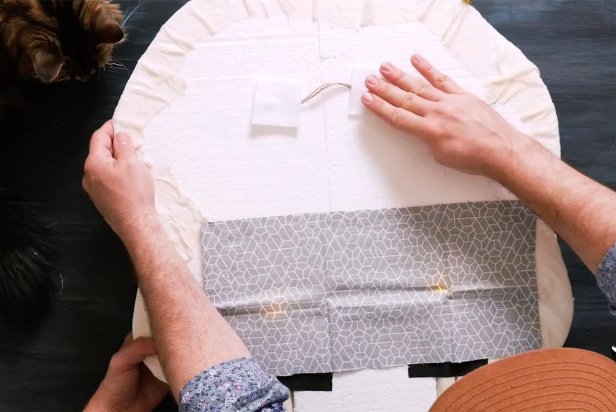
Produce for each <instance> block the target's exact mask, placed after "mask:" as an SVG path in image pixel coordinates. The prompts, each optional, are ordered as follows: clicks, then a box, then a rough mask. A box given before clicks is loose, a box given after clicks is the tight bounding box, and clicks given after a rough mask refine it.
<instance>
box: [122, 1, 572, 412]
mask: <svg viewBox="0 0 616 412" xmlns="http://www.w3.org/2000/svg"><path fill="white" fill-rule="evenodd" d="M235 22H241V23H239V24H232V23H235ZM396 24H398V25H396ZM414 26H422V27H425V28H426V29H427V30H425V31H424V35H423V36H420V37H419V38H418V39H416V38H414V37H406V35H407V34H408V33H413V30H418V29H414V28H413V27H414ZM362 27H363V29H361V30H360V28H362ZM223 29H225V30H224V31H223ZM422 30H423V29H422ZM377 32H378V33H377ZM404 33H407V34H404ZM426 33H431V34H432V35H433V36H434V37H432V38H430V37H429V36H427V35H425V34H426ZM281 34H283V35H281ZM377 34H378V35H377ZM362 36H363V37H362ZM257 39H258V40H257ZM415 40H422V41H421V42H418V41H415ZM443 50H446V51H447V53H445V54H443V53H442V51H443ZM416 51H419V52H423V53H424V54H425V55H426V57H428V58H430V59H432V60H433V61H434V63H435V64H437V65H439V66H440V67H441V68H442V69H443V70H445V71H447V72H448V73H449V74H450V75H451V76H452V77H454V78H456V80H458V81H459V82H460V83H461V84H462V85H463V86H464V87H467V88H470V89H471V90H472V91H474V92H476V93H477V94H479V95H480V96H483V97H485V98H486V99H487V100H488V101H489V102H498V103H499V106H500V107H502V108H501V109H499V110H503V111H506V112H508V113H509V114H510V115H511V114H512V115H513V117H514V118H517V119H519V121H520V122H521V123H522V124H523V125H524V127H526V128H527V130H528V132H529V133H530V134H531V135H532V136H533V137H534V138H535V139H537V140H538V141H540V142H541V143H542V144H544V145H545V146H546V147H548V148H549V149H550V150H552V151H553V152H554V153H557V154H558V153H559V148H560V145H559V138H558V124H557V119H556V114H555V110H554V107H553V104H552V102H551V100H550V96H549V94H548V92H547V89H546V88H545V86H544V84H543V83H542V81H541V79H540V77H539V72H538V70H537V68H536V67H535V66H534V65H533V64H532V63H530V62H529V61H528V60H527V59H526V58H525V57H524V56H523V55H522V53H521V52H520V51H519V50H518V49H517V48H515V46H513V45H512V44H511V43H509V42H508V41H506V39H504V38H503V37H502V36H500V35H499V34H498V33H497V32H496V31H495V30H494V29H493V28H492V27H491V26H490V25H489V24H487V23H486V22H485V20H483V18H482V17H481V16H480V15H479V14H478V13H477V12H476V11H475V10H474V9H473V8H472V7H469V6H467V5H465V4H464V3H463V2H462V1H459V0H415V1H413V2H408V1H403V0H396V1H392V0H361V1H358V0H336V1H333V0H332V1H316V0H315V1H312V0H276V1H275V0H271V1H270V0H244V1H222V0H193V1H191V2H190V3H188V4H187V5H186V6H185V7H184V8H182V9H181V10H180V11H179V12H178V13H177V14H176V15H175V16H174V17H173V18H172V19H170V21H169V22H167V23H166V24H165V26H164V27H163V28H162V29H161V31H160V33H159V34H158V35H157V37H156V39H155V40H154V41H153V43H152V45H151V46H150V47H149V49H148V51H147V52H146V53H145V54H144V56H143V57H142V59H141V60H140V61H139V64H138V65H137V67H136V69H135V71H134V73H133V76H132V77H131V79H130V81H129V82H128V84H127V87H126V90H125V92H124V94H123V96H122V98H121V100H120V102H119V104H118V107H117V109H116V113H115V114H114V123H115V126H116V127H117V128H118V130H122V131H127V132H129V133H130V134H131V135H132V136H133V137H134V138H135V139H136V141H137V143H138V144H139V145H141V146H142V151H141V154H142V155H143V156H144V157H146V158H148V159H150V160H151V161H152V163H153V164H154V169H153V171H154V175H155V183H156V190H157V209H158V212H159V214H160V215H161V218H162V221H163V224H164V226H165V230H166V231H167V233H168V234H169V236H170V237H171V239H172V240H173V242H174V244H175V245H176V247H177V248H178V252H179V253H180V254H181V255H182V256H183V257H184V258H185V259H186V260H187V262H188V264H189V266H190V267H191V270H192V271H193V273H195V274H196V275H198V274H199V273H200V270H199V266H200V261H199V259H198V256H199V253H198V248H199V246H198V245H199V242H198V240H199V236H198V235H199V231H198V228H199V224H198V223H199V220H200V218H201V215H205V216H206V217H210V218H213V219H230V218H238V217H254V216H262V215H267V214H281V213H294V212H295V209H298V210H297V211H298V212H304V211H327V210H331V209H336V208H346V207H352V208H363V207H366V205H374V207H382V206H381V205H383V206H384V205H392V206H396V205H399V204H400V203H404V199H408V198H412V200H413V204H428V203H438V202H443V201H444V202H454V201H459V200H460V199H467V200H471V199H476V200H489V199H492V198H507V197H508V196H510V194H508V193H507V192H506V191H504V190H503V189H502V188H500V187H498V186H497V185H494V184H493V183H492V182H489V181H487V180H485V179H481V178H476V177H470V176H465V175H461V174H459V173H456V172H453V171H451V170H448V169H445V168H441V167H440V166H438V165H436V164H435V163H434V162H433V161H432V160H431V157H430V156H429V154H428V152H427V150H426V148H425V147H423V146H422V145H421V144H419V143H417V142H415V141H413V140H412V139H408V138H406V137H404V136H401V135H400V134H397V133H395V132H393V131H390V132H389V133H387V134H386V135H381V134H380V133H379V136H375V135H374V133H373V132H374V131H375V130H378V128H382V127H383V126H382V125H377V124H376V123H375V120H374V119H372V118H370V115H365V116H360V118H359V119H357V120H356V121H354V122H348V121H347V120H348V119H347V116H346V113H344V115H341V113H342V112H346V111H347V107H348V104H346V103H347V102H346V101H345V102H344V104H341V103H340V102H341V100H340V99H343V98H344V97H347V94H348V91H346V92H342V91H341V92H338V93H337V94H334V93H332V94H329V93H328V98H327V99H324V100H320V101H319V104H310V105H307V107H306V108H303V109H302V117H301V121H300V126H299V129H298V130H299V131H300V135H299V137H298V138H291V137H290V136H289V135H287V134H284V133H269V132H268V133H267V134H265V135H261V136H257V137H253V140H251V141H250V142H249V143H248V144H242V145H238V140H237V139H239V138H241V137H242V136H244V137H245V136H247V135H248V133H249V129H250V109H251V100H252V91H253V88H254V81H253V80H252V78H254V76H260V75H271V74H284V75H286V76H292V77H293V78H298V79H302V80H303V81H304V83H305V84H306V90H312V89H314V88H315V87H316V86H318V85H320V84H322V83H324V82H326V81H344V80H345V79H348V78H349V77H350V68H351V67H352V66H353V65H355V64H358V63H365V62H366V61H370V62H372V61H380V60H382V61H385V60H390V61H392V62H394V63H397V64H400V65H402V66H403V67H408V56H409V55H410V54H411V53H412V52H416ZM373 59H374V60H373ZM273 62H275V63H276V67H275V70H274V71H273V72H272V63H273ZM448 62H453V64H449V63H448ZM247 68H250V70H249V71H248V72H247ZM247 73H248V75H247ZM343 95H344V97H343ZM238 96H241V98H238ZM194 97H198V100H197V101H198V104H196V105H187V104H186V102H187V101H189V100H190V99H191V98H194ZM229 97H233V100H230V99H229ZM347 98H348V97H347ZM332 107H333V108H332ZM165 108H166V110H165V111H164V112H163V113H160V112H161V110H163V109H165ZM339 112H340V113H339ZM159 113H160V115H159ZM164 117H166V118H167V119H172V120H173V121H172V122H171V123H169V124H165V123H164V122H161V121H160V119H161V118H164ZM508 117H509V116H508ZM366 131H367V132H366ZM349 136H354V139H352V138H351V137H349ZM345 139H346V140H345ZM144 144H145V146H144ZM230 147H234V148H235V151H232V153H230ZM394 149H395V150H394ZM195 153H197V154H199V161H198V162H197V161H195V160H191V159H194V157H193V158H191V156H194V154H195ZM299 153H303V156H300V155H299ZM386 154H387V157H385V155H386ZM275 155H277V156H278V157H277V161H275V162H272V159H273V158H274V157H275ZM389 155H391V158H390V157H389ZM224 156H230V157H228V158H227V160H226V161H222V160H220V159H223V158H224ZM349 160H350V161H358V162H359V163H357V164H358V165H360V166H359V167H357V168H353V167H348V161H349ZM389 163H391V165H390V164H389ZM203 165H206V166H207V168H206V169H207V172H208V174H207V175H201V176H199V175H198V173H200V172H203V170H204V169H203V168H202V167H203ZM255 168H258V169H259V170H260V171H263V169H264V170H265V171H266V173H264V174H262V175H258V174H255V173H254V169H255ZM249 169H250V171H251V174H250V175H243V179H237V178H235V177H233V176H237V175H238V174H239V173H240V172H242V171H244V170H249ZM369 170H372V173H367V172H368V171H369ZM389 170H398V171H400V172H406V173H410V174H409V175H407V176H412V177H406V176H403V175H399V174H397V172H396V173H390V172H388V171H389ZM242 173H243V172H242ZM349 176H350V177H352V178H351V179H349ZM324 179H326V180H328V182H329V183H328V184H327V185H324V184H323V180H324ZM265 183H267V188H266V189H264V190H254V188H255V187H264V186H265ZM255 185H256V186H255ZM443 185H446V186H443ZM375 189H376V190H375ZM185 194H188V196H185ZM275 194H278V195H281V197H280V198H279V199H277V201H276V202H273V201H272V200H271V199H272V196H273V195H275ZM209 195H211V196H212V200H211V201H209V200H207V199H205V197H206V196H209ZM201 196H203V197H201ZM200 197H201V199H204V200H205V202H206V203H203V202H201V204H200V202H199V200H198V199H199V198H200ZM191 199H192V200H191ZM222 199H224V203H221V200H222ZM205 205H207V207H204V206H205ZM538 229H539V231H538V241H537V272H538V273H537V276H538V283H539V292H540V313H541V318H542V335H543V344H544V346H546V347H547V346H560V345H562V342H564V339H565V337H566V335H567V332H568V328H569V325H570V322H571V316H572V299H571V290H570V286H569V283H568V280H567V277H566V271H565V268H564V265H563V263H562V259H561V258H560V254H559V252H558V247H557V244H556V239H555V236H554V234H553V233H552V232H551V231H550V230H549V229H548V228H547V227H545V225H542V224H540V225H539V226H538ZM133 329H134V333H135V336H140V335H148V334H149V333H150V332H149V326H148V322H147V315H146V312H145V308H144V306H143V302H142V300H141V297H140V296H138V298H137V300H136V303H135V316H134V319H133ZM148 365H149V366H150V367H152V368H153V370H154V371H155V373H156V374H157V375H158V376H159V377H162V374H161V372H160V368H159V366H158V365H157V363H155V362H153V361H152V360H148ZM365 373H369V372H365ZM372 384H374V383H372ZM317 409H318V408H317ZM314 410H316V409H314Z"/></svg>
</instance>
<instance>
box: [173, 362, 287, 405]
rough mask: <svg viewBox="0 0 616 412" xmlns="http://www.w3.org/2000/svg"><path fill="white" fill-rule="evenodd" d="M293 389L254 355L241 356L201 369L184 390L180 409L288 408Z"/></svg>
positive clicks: (181, 395)
mask: <svg viewBox="0 0 616 412" xmlns="http://www.w3.org/2000/svg"><path fill="white" fill-rule="evenodd" d="M288 398H289V390H288V389H287V388H286V386H284V385H283V384H281V383H280V382H279V381H278V379H276V377H275V376H272V375H269V374H268V373H267V372H265V371H264V370H263V368H261V366H259V364H257V362H256V361H254V360H253V359H252V358H240V359H235V360H231V361H227V362H223V363H221V364H220V365H216V366H213V367H211V368H210V369H207V370H205V371H203V372H201V373H200V374H199V375H197V376H195V377H194V378H193V379H192V380H191V381H190V382H188V383H187V384H186V385H185V386H184V388H182V390H181V391H180V402H179V410H180V412H183V411H191V412H192V411H199V412H206V411H207V412H214V411H216V412H219V411H220V412H222V411H225V412H226V411H242V412H251V411H262V412H280V411H284V410H285V409H284V407H283V406H282V403H283V402H284V401H285V400H287V399H288Z"/></svg>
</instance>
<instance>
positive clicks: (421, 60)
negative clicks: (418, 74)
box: [413, 54, 426, 64]
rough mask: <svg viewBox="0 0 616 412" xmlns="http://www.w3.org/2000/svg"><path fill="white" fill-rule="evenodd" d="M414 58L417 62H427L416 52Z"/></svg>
mask: <svg viewBox="0 0 616 412" xmlns="http://www.w3.org/2000/svg"><path fill="white" fill-rule="evenodd" d="M413 60H415V63H420V64H421V63H425V62H426V59H424V58H423V57H421V55H419V54H414V55H413Z"/></svg>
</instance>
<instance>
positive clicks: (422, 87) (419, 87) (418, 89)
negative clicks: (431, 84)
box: [413, 81, 428, 94]
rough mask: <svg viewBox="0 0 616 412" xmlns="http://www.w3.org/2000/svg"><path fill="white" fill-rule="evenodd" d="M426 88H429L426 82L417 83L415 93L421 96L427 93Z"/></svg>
mask: <svg viewBox="0 0 616 412" xmlns="http://www.w3.org/2000/svg"><path fill="white" fill-rule="evenodd" d="M426 87H428V84H427V83H426V82H424V81H419V82H417V83H416V86H415V87H413V92H414V93H415V94H419V93H421V92H423V91H425V89H426Z"/></svg>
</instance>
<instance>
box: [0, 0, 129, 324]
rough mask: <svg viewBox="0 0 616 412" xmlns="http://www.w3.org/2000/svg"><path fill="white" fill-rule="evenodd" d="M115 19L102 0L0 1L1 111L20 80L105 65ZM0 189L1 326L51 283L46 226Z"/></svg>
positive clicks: (118, 29)
mask: <svg viewBox="0 0 616 412" xmlns="http://www.w3.org/2000/svg"><path fill="white" fill-rule="evenodd" d="M122 18H123V15H122V12H121V11H120V8H119V6H118V5H117V4H112V3H111V2H110V1H108V0H0V114H2V112H3V109H4V108H7V107H10V106H16V105H15V104H14V102H15V100H16V99H18V96H19V92H18V90H19V86H20V84H21V83H23V82H26V81H30V80H32V79H34V80H37V81H39V82H42V83H56V82H65V81H69V80H77V81H85V80H88V79H89V78H90V77H91V76H92V75H93V74H95V73H96V72H97V71H98V70H99V69H101V68H103V67H104V66H105V65H107V64H109V63H110V62H111V55H112V52H113V47H114V45H115V44H116V43H118V42H119V41H121V40H122V39H123V38H124V32H123V30H122ZM0 117H1V116H0ZM3 138H5V136H0V144H1V142H2V139H3ZM0 161H1V159H0ZM1 189H2V188H0V330H1V329H2V328H3V327H4V326H7V325H9V326H10V325H17V326H19V327H21V326H22V325H23V324H24V323H26V324H27V323H31V321H33V320H35V319H36V318H37V317H38V316H39V315H40V314H42V313H43V312H44V311H45V309H46V306H47V304H48V303H49V293H50V289H51V285H52V282H51V270H52V269H51V266H50V265H49V263H48V261H47V259H46V258H45V252H46V249H47V248H48V246H49V242H48V241H47V239H46V233H47V231H46V230H45V228H44V227H42V226H41V225H39V224H38V223H37V222H36V220H35V219H36V218H35V215H34V214H33V212H32V210H31V208H30V207H29V206H28V204H27V203H24V202H22V201H20V200H17V198H16V197H15V196H14V195H11V194H9V193H7V192H5V191H2V190H1Z"/></svg>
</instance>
